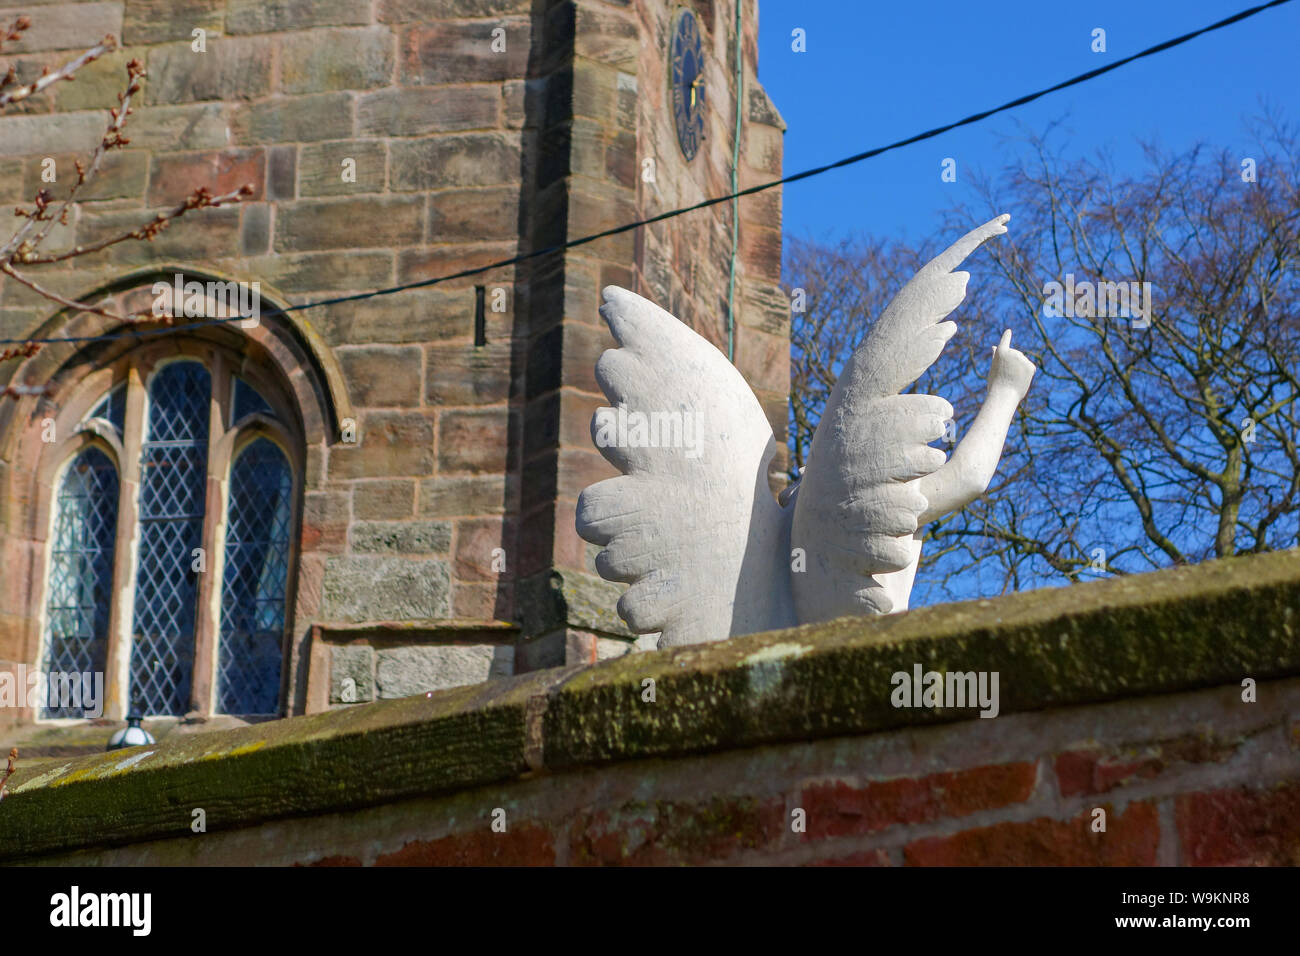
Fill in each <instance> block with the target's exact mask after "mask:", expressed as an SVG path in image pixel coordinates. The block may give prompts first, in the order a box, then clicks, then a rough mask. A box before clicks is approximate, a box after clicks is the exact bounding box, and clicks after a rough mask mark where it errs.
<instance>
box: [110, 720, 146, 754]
mask: <svg viewBox="0 0 1300 956" xmlns="http://www.w3.org/2000/svg"><path fill="white" fill-rule="evenodd" d="M142 719H143V718H141V717H138V716H135V715H131V716H129V717H127V718H126V726H125V727H123V728H122V729H121V730H119V731H118V732H117V733H115V734H113V736H112V737H109V738H108V749H109V750H121V749H122V748H123V747H139V746H141V745H142V744H152V743H157V741H155V740H154V739H153V734H151V733H149V731H147V730H145V729H144V728H143V727H141V726H140V721H141V720H142Z"/></svg>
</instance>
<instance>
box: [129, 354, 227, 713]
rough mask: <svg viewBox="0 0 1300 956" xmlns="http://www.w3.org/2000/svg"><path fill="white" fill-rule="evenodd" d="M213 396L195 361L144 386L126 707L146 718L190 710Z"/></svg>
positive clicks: (203, 371)
mask: <svg viewBox="0 0 1300 956" xmlns="http://www.w3.org/2000/svg"><path fill="white" fill-rule="evenodd" d="M211 395H212V378H211V376H210V375H209V374H208V370H207V369H205V368H204V367H203V366H202V365H200V364H199V363H198V362H174V363H172V364H170V365H167V366H165V367H164V368H163V369H162V370H161V371H159V372H158V374H157V375H155V376H154V379H153V382H152V383H151V384H150V386H149V424H148V431H147V439H146V441H145V442H144V446H143V450H142V452H141V455H140V545H139V547H140V551H139V555H140V564H139V570H138V572H137V575H136V586H135V627H134V630H133V636H134V640H133V642H132V649H131V706H132V708H133V709H139V710H140V711H141V712H142V713H144V714H156V715H161V714H171V715H177V716H179V715H183V714H184V713H185V712H186V711H188V710H189V708H190V682H191V679H192V676H193V670H194V618H195V605H196V599H197V594H198V580H199V572H198V571H196V570H195V569H194V564H195V556H194V551H195V549H197V548H200V547H202V545H203V502H204V493H205V490H206V486H207V458H208V405H209V401H210V399H211Z"/></svg>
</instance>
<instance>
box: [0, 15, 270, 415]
mask: <svg viewBox="0 0 1300 956" xmlns="http://www.w3.org/2000/svg"><path fill="white" fill-rule="evenodd" d="M30 27H31V19H30V18H29V17H25V16H20V17H18V18H17V19H15V20H14V22H13V23H12V24H10V25H9V26H8V27H0V54H3V53H4V46H5V44H7V43H12V42H16V41H18V40H20V39H21V38H22V35H23V33H24V32H26V31H27V30H28V29H29V28H30ZM116 48H117V41H116V39H114V38H113V37H112V36H106V37H104V39H103V40H102V41H101V42H100V43H98V44H96V45H95V46H94V47H91V48H90V49H89V50H86V51H85V52H83V53H81V54H80V55H79V56H77V57H75V58H74V59H72V60H69V61H68V62H67V63H65V64H64V65H63V66H61V67H59V68H58V69H56V70H53V71H48V70H47V71H45V72H43V73H42V74H41V76H39V77H38V78H37V79H35V80H33V81H31V82H29V83H19V82H18V73H17V70H16V69H15V68H14V67H13V66H12V65H11V66H10V67H9V68H8V69H7V70H6V71H5V72H4V73H3V74H0V112H3V111H4V110H6V109H8V108H9V107H10V106H12V105H13V104H15V103H19V102H22V101H23V100H25V99H27V98H28V97H30V96H34V95H35V94H37V93H40V92H41V91H43V90H45V89H47V88H49V87H51V86H53V85H54V84H55V83H59V82H67V81H71V80H72V79H74V74H75V73H76V72H77V70H79V69H81V68H82V67H84V66H85V65H86V64H88V63H91V62H93V61H94V60H96V59H98V58H99V57H100V56H102V55H104V54H105V53H108V52H110V51H112V50H114V49H116ZM144 79H145V69H144V65H143V64H142V63H141V62H140V61H139V60H135V59H132V60H131V61H129V62H128V63H127V64H126V82H125V87H124V90H123V92H121V93H119V94H118V97H117V99H118V106H117V107H115V108H113V109H111V110H109V117H108V122H107V125H106V128H105V130H104V135H103V136H102V137H101V138H100V141H99V144H98V145H97V146H96V147H95V150H94V152H93V153H92V154H91V156H90V158H89V162H86V163H83V162H82V161H80V160H78V161H77V164H76V172H77V178H76V180H75V181H74V182H73V183H72V185H71V186H70V187H69V190H68V195H67V196H65V197H64V198H63V200H62V201H58V202H56V201H55V199H54V197H53V195H52V194H51V192H50V191H49V190H48V189H44V188H42V189H40V190H38V191H37V193H36V195H35V196H34V197H33V198H32V200H31V205H30V206H28V207H23V206H19V207H18V208H16V209H15V210H14V213H15V215H16V216H17V217H19V218H20V219H21V220H22V222H21V223H20V224H19V225H18V227H17V229H15V230H14V233H13V235H11V236H10V237H9V239H8V240H7V241H5V242H3V243H0V274H3V276H4V277H5V278H6V279H7V280H8V281H12V282H16V283H18V284H19V285H22V286H25V287H27V288H28V289H31V290H32V291H33V292H35V293H37V294H38V295H40V296H43V297H44V298H46V299H48V300H49V301H51V302H53V303H55V304H57V305H59V306H62V307H65V308H72V309H76V310H78V311H82V312H90V313H93V314H95V315H102V316H105V317H107V318H113V319H119V320H121V321H125V322H135V321H145V320H147V321H157V320H158V317H157V316H155V315H153V314H152V313H149V312H145V313H137V314H133V315H118V314H116V313H114V312H112V311H111V310H110V309H108V308H107V307H106V306H104V305H101V304H98V303H90V302H77V301H75V300H73V299H69V298H67V297H65V296H62V295H59V294H58V293H57V292H55V291H53V290H51V289H48V288H46V287H44V286H42V285H41V284H40V283H39V282H38V281H37V280H36V279H35V278H33V277H32V275H31V270H32V269H35V268H39V267H40V266H48V265H53V264H55V263H59V262H66V261H68V260H70V259H75V258H78V257H81V256H87V255H91V254H93V253H96V252H99V251H101V250H103V249H106V248H108V247H109V246H113V245H117V244H118V243H121V242H128V241H132V240H138V241H142V242H150V241H152V240H153V238H154V237H155V236H157V235H158V233H160V232H162V231H163V230H164V229H166V228H167V226H168V225H170V224H171V222H172V221H173V220H176V219H179V218H180V217H181V216H183V215H185V214H186V213H187V212H190V211H191V210H194V209H204V208H212V207H217V206H223V205H226V204H228V203H232V202H238V201H239V200H240V199H241V198H242V197H244V196H247V195H250V194H251V193H252V187H251V186H248V185H245V186H241V187H239V188H238V189H235V190H232V191H231V192H228V193H225V194H224V195H220V196H213V195H212V194H211V192H210V191H209V190H208V189H206V188H203V187H200V188H199V189H196V190H195V191H194V192H193V193H191V194H190V195H189V196H188V197H186V199H185V201H184V202H182V203H180V204H179V205H177V206H176V207H174V208H172V209H169V210H166V211H164V212H160V213H156V214H155V215H153V216H151V217H149V218H148V219H146V220H145V221H143V222H141V224H140V225H139V226H137V227H136V228H134V229H129V230H126V231H124V232H122V233H118V234H116V235H112V236H108V237H106V238H104V239H101V240H99V241H97V242H94V243H91V244H89V245H85V246H74V247H73V248H72V249H69V250H67V251H64V252H51V253H46V252H44V251H43V250H42V244H43V243H44V242H45V241H46V239H48V237H49V235H50V230H51V229H53V228H54V226H55V225H67V223H68V219H69V214H70V212H71V211H72V210H73V208H74V207H75V204H76V201H77V194H78V192H79V190H80V189H81V188H82V187H83V186H84V185H85V184H86V183H87V182H89V181H90V180H91V179H92V178H93V177H94V176H95V174H96V173H97V172H98V171H99V169H100V167H101V165H102V163H103V160H104V157H105V156H106V155H107V154H108V153H109V152H110V151H112V150H114V149H121V148H123V147H124V146H126V145H127V144H128V143H129V142H130V140H129V139H128V138H127V137H126V136H125V135H123V131H124V130H125V128H126V121H127V117H128V116H130V115H131V113H132V112H133V110H132V107H131V103H132V101H133V99H134V98H135V97H136V96H137V94H139V92H140V90H141V89H142V86H143V83H144ZM39 348H40V346H39V345H36V344H34V343H28V344H23V345H19V346H14V347H11V348H5V349H0V362H3V361H6V360H8V359H14V358H26V357H29V356H31V355H33V354H35V352H36V351H38V350H39ZM27 391H28V388H27V387H26V386H21V385H10V386H8V387H6V388H4V389H0V396H10V397H12V396H14V395H18V394H25V393H26V392H27Z"/></svg>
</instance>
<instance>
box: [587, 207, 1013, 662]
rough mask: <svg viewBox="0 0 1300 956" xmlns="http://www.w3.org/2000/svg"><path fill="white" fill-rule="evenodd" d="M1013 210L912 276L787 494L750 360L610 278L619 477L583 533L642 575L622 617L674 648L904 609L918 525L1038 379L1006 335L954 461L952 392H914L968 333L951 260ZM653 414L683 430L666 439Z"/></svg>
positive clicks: (855, 359)
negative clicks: (725, 350) (744, 370)
mask: <svg viewBox="0 0 1300 956" xmlns="http://www.w3.org/2000/svg"><path fill="white" fill-rule="evenodd" d="M1010 218H1011V217H1010V216H1008V215H1001V216H998V217H997V218H996V219H994V220H992V221H991V222H988V223H985V224H984V225H982V226H980V227H979V228H978V229H975V230H973V231H971V232H969V233H967V234H966V235H965V236H963V237H962V238H961V239H959V240H958V241H957V242H956V243H954V244H953V245H952V246H951V247H950V248H948V249H947V250H945V251H944V252H943V253H942V254H940V255H939V256H937V257H935V258H934V259H933V260H931V261H930V262H929V263H927V264H926V265H925V266H924V267H923V268H922V269H921V270H920V271H919V272H918V273H917V274H916V275H915V276H914V277H913V278H912V279H911V281H909V282H908V283H907V284H906V285H905V286H903V289H902V291H900V292H899V293H898V294H897V295H896V296H895V297H894V299H893V300H892V301H891V302H890V304H889V306H888V308H886V309H885V311H884V314H882V315H881V316H880V318H879V320H878V321H877V322H876V324H875V326H874V327H873V328H872V329H871V332H870V333H869V334H868V336H867V337H866V340H865V341H864V342H863V343H862V346H861V347H860V348H858V350H857V351H856V352H854V353H853V356H852V358H851V359H850V360H849V362H848V363H847V364H846V366H845V368H844V371H843V374H841V375H840V377H839V380H838V381H837V382H836V383H835V388H834V390H833V391H832V393H831V396H830V398H829V400H828V401H827V403H826V408H825V411H824V412H823V414H822V418H821V421H820V422H819V423H818V426H817V430H816V433H815V434H814V436H813V443H812V452H811V456H810V457H809V459H808V462H807V467H805V469H804V471H803V473H802V474H801V475H800V477H799V480H798V482H796V483H795V484H794V485H792V486H791V487H789V488H787V489H786V490H785V491H784V492H783V493H782V494H781V495H780V498H779V500H777V499H775V498H773V496H772V494H771V492H770V490H769V488H768V481H767V471H768V465H769V462H770V461H771V459H772V456H773V455H774V454H775V452H776V442H775V439H774V437H773V435H772V429H771V426H770V425H769V424H768V420H767V418H766V416H765V415H764V414H763V410H762V408H761V407H760V406H759V402H758V399H757V398H756V397H755V395H754V393H753V391H752V390H751V389H750V387H749V385H748V383H746V381H745V379H744V378H743V377H742V376H741V374H740V372H738V371H737V370H736V369H735V367H734V366H732V365H731V363H730V362H728V361H727V359H726V358H725V357H724V356H723V355H722V353H721V352H719V351H718V350H717V348H715V347H714V346H713V345H712V344H710V343H709V342H708V341H706V340H705V339H704V338H702V337H701V336H699V335H697V334H696V333H695V332H694V331H692V330H691V329H690V328H688V327H687V326H686V325H684V324H683V323H682V322H680V321H678V320H677V319H675V318H674V317H673V316H671V315H669V314H668V313H667V312H665V311H664V310H663V309H660V308H659V307H658V306H656V305H654V304H653V303H652V302H649V301H648V300H646V299H643V298H641V297H640V296H638V295H635V294H634V293H632V292H628V291H627V290H626V289H620V288H618V287H616V286H610V287H608V288H606V289H605V290H604V298H605V304H604V305H603V306H602V307H601V310H600V314H601V315H602V316H603V317H604V319H605V321H606V322H607V323H608V324H609V328H610V331H611V332H612V333H613V334H614V338H615V340H616V341H617V342H618V344H619V346H620V347H619V348H616V349H610V350H608V351H606V352H605V353H604V354H603V355H602V356H601V357H600V360H599V361H598V362H597V364H596V380H597V381H598V382H599V384H600V387H601V389H602V390H603V391H604V392H605V395H606V397H607V398H608V399H609V401H610V403H611V404H612V405H613V406H616V408H604V409H601V410H599V411H598V412H597V413H596V416H595V418H594V419H593V422H592V436H593V439H594V440H595V442H596V445H597V447H598V448H599V450H600V452H601V454H603V455H604V457H605V458H606V459H607V460H608V461H609V462H610V463H611V464H613V465H614V466H615V467H617V468H618V469H619V470H620V471H621V472H622V475H620V476H619V477H616V478H610V479H607V480H605V481H599V482H597V483H595V484H593V485H591V486H589V487H588V488H587V489H586V490H584V491H583V493H582V495H581V497H580V498H579V501H578V510H577V530H578V534H579V535H581V536H582V537H583V538H584V539H586V540H587V541H590V542H592V543H593V544H597V545H601V546H603V548H604V550H603V551H601V552H600V554H599V555H598V556H597V558H596V569H597V570H598V571H599V572H600V575H601V576H602V577H603V578H605V579H607V580H610V581H621V582H626V583H628V584H630V587H629V588H628V589H627V590H626V591H625V592H624V594H623V596H622V597H621V598H620V600H619V602H618V613H619V615H620V616H621V617H622V618H623V620H624V621H626V622H627V625H628V627H629V628H630V629H631V630H632V631H633V632H635V633H639V634H650V633H654V632H656V631H657V632H659V635H660V636H659V646H660V647H668V646H673V645H677V644H694V643H701V642H704V641H717V640H722V639H724V638H727V637H734V636H736V635H739V634H749V633H752V632H755V631H764V630H771V629H774V628H781V627H789V626H793V625H795V624H807V623H811V622H814V621H824V620H829V619H831V618H836V617H842V616H845V615H849V614H888V613H890V612H896V611H904V610H906V609H907V601H908V596H909V594H910V593H911V590H912V581H913V578H914V576H915V574H916V567H917V563H918V561H919V560H920V555H921V529H922V527H923V526H924V525H925V524H926V523H927V522H930V521H933V520H935V519H936V518H939V517H941V516H943V515H945V514H948V513H949V512H952V511H956V510H958V509H960V508H963V507H965V506H966V505H967V504H969V503H970V502H972V501H974V500H975V499H976V498H978V497H979V496H980V495H981V494H983V493H984V491H985V489H986V488H987V487H988V484H989V481H990V480H991V479H992V477H993V472H994V470H995V469H996V467H997V463H998V459H999V458H1000V457H1001V455H1002V446H1003V443H1004V442H1005V440H1006V435H1007V429H1008V427H1009V426H1010V423H1011V418H1012V416H1013V415H1014V414H1015V410H1016V408H1017V406H1018V405H1019V404H1020V401H1021V399H1022V398H1024V396H1025V393H1026V391H1027V390H1028V388H1029V381H1030V379H1031V378H1032V377H1033V375H1034V365H1033V363H1032V362H1030V361H1029V359H1027V358H1026V357H1025V356H1024V355H1023V354H1022V353H1020V352H1018V351H1016V350H1015V349H1013V348H1012V347H1011V332H1010V330H1007V331H1005V332H1003V333H1002V339H1001V341H1000V342H999V343H998V344H997V345H996V346H995V347H994V348H993V360H992V368H991V370H990V373H989V382H988V395H987V397H986V398H985V400H984V403H983V405H982V407H981V408H980V411H979V414H978V415H976V417H975V420H974V422H973V423H972V424H971V426H970V429H969V430H968V431H967V432H966V434H965V436H964V437H963V438H962V439H961V441H960V442H959V443H958V444H957V447H956V448H955V449H954V450H953V453H952V457H951V458H947V459H946V460H945V455H944V453H943V451H942V450H940V449H938V448H935V447H932V446H931V445H930V444H929V443H930V442H933V441H935V440H937V439H939V438H941V437H942V436H943V435H944V432H945V423H946V422H947V421H949V420H950V419H951V418H952V414H953V410H952V406H951V405H949V404H948V402H946V401H944V400H943V399H942V398H939V397H938V396H934V395H918V394H902V393H903V390H904V389H905V388H907V387H908V386H909V385H911V384H912V383H913V382H915V381H916V380H917V378H919V377H920V376H921V374H922V373H923V372H925V370H926V369H927V368H929V367H930V365H931V364H933V362H934V360H935V359H936V358H938V356H939V353H940V352H941V351H942V350H943V347H944V345H945V344H946V343H947V341H948V339H949V338H951V337H952V335H953V333H954V332H955V331H956V329H957V327H956V325H955V324H954V323H952V322H945V321H943V320H944V319H945V318H946V317H947V315H948V314H949V313H950V312H952V310H953V309H955V308H956V307H957V306H958V305H959V304H960V303H961V301H962V299H963V298H964V297H965V294H966V282H967V280H968V279H969V278H970V276H969V274H968V273H966V272H954V271H953V270H954V269H955V268H956V267H957V266H959V265H960V264H961V263H962V261H963V260H964V259H965V258H966V257H967V256H968V255H970V254H971V253H972V252H974V251H975V249H976V248H978V247H979V245H980V244H981V243H983V242H984V241H985V240H986V239H989V238H992V237H993V236H998V235H1002V234H1003V233H1005V232H1006V223H1007V221H1008V220H1009V219H1010ZM638 413H639V415H640V416H641V417H640V418H639V420H634V421H633V427H631V428H628V427H625V426H626V422H627V420H628V419H629V418H633V419H636V417H637V415H638ZM615 416H617V417H618V420H619V423H620V427H613V423H614V420H615ZM655 416H658V418H657V419H656V418H655ZM647 421H649V422H651V423H652V424H653V423H655V422H656V421H657V422H658V423H660V424H665V423H673V424H674V425H675V424H676V423H678V422H681V423H685V424H686V426H687V427H686V428H685V429H682V430H681V431H680V432H679V433H675V434H674V435H672V436H671V437H672V438H674V439H677V440H675V441H667V442H665V441H662V440H655V439H656V438H659V439H661V438H662V437H663V436H662V435H658V436H655V435H652V434H650V432H648V431H647V428H646V423H647ZM690 423H696V426H697V428H698V434H697V435H696V441H695V442H694V444H693V445H692V447H686V446H687V445H690V444H692V443H690V442H686V441H681V440H680V438H681V434H682V433H685V432H687V431H689V430H690V428H689V425H690ZM665 430H667V429H665Z"/></svg>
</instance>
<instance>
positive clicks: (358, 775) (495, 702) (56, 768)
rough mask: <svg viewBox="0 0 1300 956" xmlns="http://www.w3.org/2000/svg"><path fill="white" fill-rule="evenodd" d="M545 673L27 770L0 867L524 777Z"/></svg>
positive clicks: (17, 783) (17, 785)
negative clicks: (197, 824) (532, 707)
mask: <svg viewBox="0 0 1300 956" xmlns="http://www.w3.org/2000/svg"><path fill="white" fill-rule="evenodd" d="M555 677H556V674H555V673H554V672H549V673H548V672H538V673H536V674H529V675H523V676H521V677H514V678H507V679H505V680H501V681H492V682H489V683H486V684H477V685H473V686H470V687H458V688H453V689H450V690H446V691H441V692H439V693H436V694H432V695H429V696H423V695H421V696H417V697H407V698H403V699H401V700H387V701H379V702H376V703H374V704H368V705H361V706H357V707H348V708H343V709H340V710H332V711H328V712H326V713H321V714H313V715H311V716H307V717H294V718H290V719H287V720H277V721H268V722H266V723H261V724H255V725H251V726H248V727H240V728H237V729H234V730H228V731H216V732H213V733H205V734H194V735H189V736H186V737H168V738H167V739H166V740H163V741H160V742H159V743H157V744H153V745H148V746H144V747H131V748H126V749H123V750H116V751H113V752H111V753H102V754H97V755H95V756H92V757H77V758H68V759H56V760H47V761H42V762H41V764H40V765H39V766H36V767H27V768H24V767H23V766H22V761H21V757H20V761H19V769H18V771H17V772H16V773H15V774H14V776H13V777H12V778H11V779H10V781H9V794H8V796H6V798H5V799H4V801H3V802H0V859H5V860H13V859H21V858H25V857H33V856H39V855H43V854H46V853H50V852H55V851H58V850H63V849H71V848H76V847H86V846H95V845H112V844H122V843H132V842H138V841H142V840H150V839H158V838H165V837H175V836H180V835H184V834H188V833H190V832H191V831H190V824H191V822H192V820H193V815H192V812H193V810H194V809H196V808H200V807H201V808H203V810H204V811H205V815H206V819H207V823H208V827H209V829H213V830H216V829H229V828H231V827H239V826H248V825H251V824H254V823H257V822H260V821H263V820H269V819H275V818H279V817H288V816H296V815H301V814H311V813H317V812H322V811H324V810H327V809H339V808H346V807H359V806H367V805H372V804H377V803H384V802H386V801H389V800H395V799H401V798H404V797H412V796H425V795H432V794H438V793H445V792H450V791H454V790H459V789H462V788H465V787H473V786H481V785H483V784H487V783H493V782H496V781H502V780H510V779H514V778H516V777H518V776H519V775H520V774H522V773H524V772H526V771H527V769H528V767H527V764H526V762H525V749H526V748H525V736H526V735H525V729H526V728H525V712H526V708H527V703H528V701H529V700H530V699H532V698H534V697H536V696H537V695H538V694H539V693H544V692H545V690H546V688H547V686H548V685H549V683H550V682H551V681H553V680H554V679H555Z"/></svg>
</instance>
